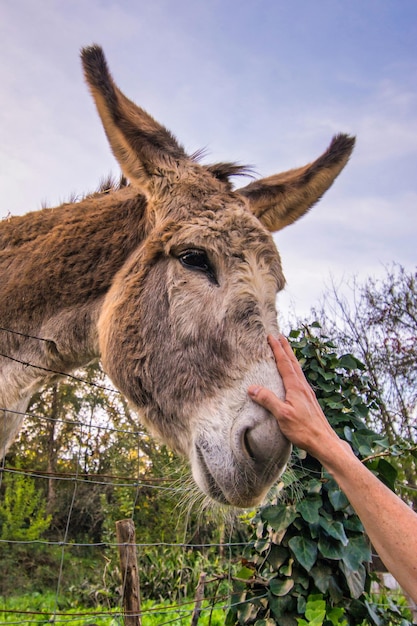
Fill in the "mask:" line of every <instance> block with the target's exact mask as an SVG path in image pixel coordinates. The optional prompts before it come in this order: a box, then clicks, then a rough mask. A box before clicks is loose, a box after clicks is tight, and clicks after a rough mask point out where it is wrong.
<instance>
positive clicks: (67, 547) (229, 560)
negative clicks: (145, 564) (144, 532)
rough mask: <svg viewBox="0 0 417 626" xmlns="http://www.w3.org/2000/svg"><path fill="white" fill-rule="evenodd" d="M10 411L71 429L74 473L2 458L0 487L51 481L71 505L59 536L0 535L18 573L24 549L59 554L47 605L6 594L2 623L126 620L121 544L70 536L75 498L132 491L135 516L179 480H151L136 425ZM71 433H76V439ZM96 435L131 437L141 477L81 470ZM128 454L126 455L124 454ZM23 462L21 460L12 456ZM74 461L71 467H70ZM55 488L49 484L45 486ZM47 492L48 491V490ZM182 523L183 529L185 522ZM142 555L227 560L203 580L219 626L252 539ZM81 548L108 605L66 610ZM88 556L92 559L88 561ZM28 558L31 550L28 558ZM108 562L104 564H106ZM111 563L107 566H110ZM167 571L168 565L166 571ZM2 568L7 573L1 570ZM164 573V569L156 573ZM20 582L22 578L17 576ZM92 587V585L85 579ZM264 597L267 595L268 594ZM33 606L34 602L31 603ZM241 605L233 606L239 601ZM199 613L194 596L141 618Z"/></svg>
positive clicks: (206, 609) (178, 545) (91, 383)
mask: <svg viewBox="0 0 417 626" xmlns="http://www.w3.org/2000/svg"><path fill="white" fill-rule="evenodd" d="M0 332H6V333H11V334H15V335H17V336H18V337H20V338H22V339H23V338H25V337H26V338H28V339H31V340H38V341H41V342H48V340H47V339H45V338H42V337H36V336H33V335H25V334H24V333H20V332H17V331H15V330H10V329H6V328H2V327H0ZM0 357H3V358H5V359H10V360H11V361H13V362H16V363H18V364H19V365H21V366H23V367H25V368H26V367H30V368H35V369H39V370H41V371H43V372H45V373H47V374H51V375H53V376H57V375H58V376H60V377H61V378H62V379H64V380H66V381H69V382H70V383H73V384H75V385H83V386H85V388H86V389H92V390H96V391H98V392H104V393H105V394H109V396H114V397H115V398H121V397H122V396H121V394H120V392H118V391H117V390H116V389H114V388H113V387H111V385H110V384H109V383H107V382H106V383H105V384H102V383H101V382H97V381H95V380H89V379H88V378H86V377H84V376H78V375H75V374H70V373H67V372H60V371H57V370H54V369H48V368H45V367H43V366H41V365H39V364H36V363H28V362H26V361H25V360H20V359H18V358H16V357H14V356H11V355H7V354H4V353H0ZM2 411H3V412H4V411H8V412H9V413H14V414H16V415H18V416H20V417H26V418H27V419H28V420H30V421H31V422H32V423H37V424H50V425H54V426H56V427H61V428H68V429H70V430H71V433H72V435H71V436H72V438H73V444H72V447H71V449H70V450H69V451H66V453H65V454H66V455H67V460H68V463H67V465H70V464H72V468H73V469H70V468H68V467H67V468H62V467H61V468H60V469H59V470H54V469H49V468H45V467H42V466H40V465H38V464H37V460H36V457H35V458H33V459H32V463H31V465H30V466H25V467H21V466H20V465H18V464H13V463H11V462H10V461H9V459H8V457H6V458H4V459H3V461H2V463H1V467H0V488H1V487H2V483H3V480H5V479H6V480H7V478H6V477H8V476H10V477H23V478H30V479H33V480H35V481H37V482H38V483H39V482H42V481H45V483H48V485H49V486H50V485H51V484H52V483H59V484H66V485H67V489H68V493H67V501H66V510H65V511H61V512H60V518H61V520H63V526H62V528H61V536H60V538H59V539H55V538H52V539H51V538H48V539H45V538H39V537H37V538H32V539H24V538H18V539H11V538H7V539H2V538H0V549H1V547H2V546H6V547H7V549H8V550H9V558H10V553H12V552H13V549H14V548H16V558H15V563H14V566H15V568H16V570H18V569H19V568H20V567H25V563H23V562H20V559H21V550H22V548H25V550H26V551H27V550H28V548H31V549H33V554H32V557H31V558H32V559H36V558H38V554H37V549H38V548H39V547H43V548H44V549H45V550H47V549H51V550H55V551H58V554H57V556H55V559H54V566H55V571H54V572H52V573H51V575H50V578H51V577H52V578H53V579H54V587H55V589H54V591H53V592H52V593H51V594H49V596H48V597H49V605H48V607H47V608H45V607H44V606H42V607H39V608H36V607H35V606H28V607H26V608H23V607H14V606H12V605H11V604H10V603H9V602H8V599H7V598H6V597H3V599H2V600H1V604H0V626H2V625H6V624H22V623H24V624H38V623H54V624H81V623H82V624H91V625H92V626H93V624H94V625H95V624H96V623H97V622H98V621H99V622H100V624H108V625H109V626H117V625H119V624H120V625H121V624H123V623H124V621H123V620H124V617H123V616H124V612H123V607H122V596H121V594H120V589H118V586H119V587H120V586H121V585H122V581H121V580H119V581H118V584H117V582H116V583H115V582H114V580H111V584H110V583H109V582H108V580H109V579H106V575H107V573H108V572H107V570H106V568H107V566H108V562H109V560H110V557H108V556H107V554H108V553H110V552H112V551H113V553H114V551H115V550H117V549H118V548H120V546H121V545H122V544H120V543H119V542H117V541H115V540H114V537H113V538H112V535H111V533H110V534H109V533H108V534H107V536H106V538H105V540H99V541H82V540H76V539H74V537H73V536H72V525H73V524H74V523H76V522H77V519H76V514H75V509H76V507H77V498H78V497H79V492H80V490H81V489H83V490H85V489H94V488H99V489H100V488H103V489H111V490H112V491H116V490H123V489H125V490H128V491H129V492H130V494H131V495H130V512H129V511H126V510H124V511H123V514H124V515H125V516H126V515H127V516H128V517H131V519H134V516H135V511H136V510H137V508H138V505H139V503H140V501H141V498H142V492H143V491H146V493H149V492H154V493H158V494H172V495H173V496H174V497H177V496H178V494H179V487H178V478H174V479H173V478H171V477H170V476H169V475H168V476H162V477H161V476H150V475H149V472H148V467H147V466H146V462H147V461H146V458H145V457H146V455H144V454H143V453H142V452H141V439H142V438H146V439H147V438H148V435H147V433H146V431H145V430H143V429H142V428H141V427H138V425H137V424H132V423H130V425H129V428H125V427H119V426H118V425H116V424H114V423H113V422H110V423H106V421H105V420H104V418H103V416H102V415H99V420H98V422H97V421H94V414H93V412H91V414H90V415H89V416H88V415H87V416H85V415H84V416H83V418H82V419H72V418H66V417H65V416H62V415H61V416H59V417H57V416H51V415H48V414H43V413H40V412H39V411H32V410H31V411H28V412H21V411H16V410H13V409H9V408H8V407H0V412H2ZM74 433H78V434H77V435H76V436H74ZM98 433H101V434H103V433H105V434H106V435H108V436H112V435H114V436H122V437H124V441H126V439H128V440H130V442H131V444H130V445H131V454H132V455H133V456H135V455H136V457H137V464H136V472H135V474H134V475H131V474H126V473H124V472H123V471H122V468H121V469H120V470H119V471H118V472H114V471H112V472H109V473H105V472H104V473H101V472H100V471H94V472H92V471H83V454H84V452H85V448H86V442H87V441H89V440H90V439H94V437H95V436H97V434H98ZM125 452H126V451H125ZM15 458H16V459H17V458H18V457H17V456H16V457H15ZM69 461H71V463H70V462H69ZM142 461H143V462H144V463H145V467H142V465H141V463H142ZM48 488H50V487H48ZM44 491H45V492H46V491H47V488H45V489H44ZM184 523H185V526H186V522H184ZM134 545H135V546H136V548H137V550H138V551H139V555H140V556H146V554H147V551H149V550H153V549H157V550H161V551H163V550H164V549H175V550H176V551H177V552H178V551H179V552H181V553H182V557H181V561H182V563H181V565H182V567H183V568H184V570H186V569H187V567H188V565H187V559H188V555H189V554H190V552H191V553H194V552H196V551H202V552H204V551H205V550H206V551H211V554H213V553H218V554H219V555H221V556H222V568H223V569H222V571H219V572H218V573H215V574H212V575H211V576H210V577H209V578H208V580H207V582H206V593H205V603H204V606H203V607H202V608H201V615H202V616H204V615H205V616H207V617H206V620H207V621H206V623H208V624H211V623H213V624H214V623H218V624H220V623H222V621H221V620H224V616H225V610H226V609H227V607H231V606H233V605H234V603H233V601H232V597H231V594H230V582H231V580H232V578H233V574H232V571H233V566H234V561H235V560H236V555H237V554H242V553H243V551H244V549H245V547H247V546H248V543H247V541H235V540H233V538H232V532H230V536H229V540H224V539H222V540H221V541H217V542H216V541H209V542H198V541H197V542H192V541H186V540H184V541H178V540H177V539H176V540H173V541H169V540H163V541H158V542H154V541H140V540H138V541H136V542H135V543H134ZM79 550H82V551H84V554H85V552H86V551H87V552H88V553H89V556H88V559H90V561H93V560H95V561H96V563H97V567H101V568H102V569H103V581H102V589H101V595H100V594H99V595H100V598H101V603H102V604H106V603H107V606H105V607H104V608H103V606H101V605H100V606H99V605H98V603H97V606H96V608H94V606H93V607H89V608H88V610H87V609H86V610H85V611H84V610H79V609H77V608H66V607H64V608H62V606H63V605H65V598H66V597H67V596H68V595H71V596H73V595H74V591H73V590H72V589H71V590H69V588H68V582H67V578H68V577H67V573H66V570H67V567H68V561H69V562H70V561H71V558H72V557H71V555H72V554H74V553H75V552H76V551H79ZM91 554H93V555H95V556H93V557H91ZM26 557H27V553H26ZM103 559H104V561H105V564H104V565H103ZM106 559H107V561H106ZM167 567H169V565H168V566H167ZM2 569H3V568H2ZM159 573H160V571H159ZM5 575H9V574H8V573H5V572H4V569H3V572H2V571H1V569H0V592H1V588H2V583H1V577H2V576H5ZM17 579H19V577H17ZM222 583H229V588H228V590H227V591H226V592H225V590H224V587H221V585H222ZM85 584H86V585H88V581H85ZM178 584H179V585H180V586H181V585H182V580H181V574H180V576H179V578H178ZM20 591H21V590H20V589H19V588H16V593H17V594H19V592H20ZM266 595H267V594H266V593H265V597H266ZM262 597H263V596H262V595H259V601H261V600H262ZM32 602H34V600H33V599H32ZM238 603H239V602H238V601H236V602H235V604H238ZM193 611H194V604H193V602H190V597H187V598H184V599H182V600H181V599H178V600H177V601H175V602H168V603H165V605H164V606H163V607H157V608H155V606H153V607H152V606H151V607H148V606H147V605H146V603H145V604H144V606H143V608H141V611H140V617H141V620H142V624H143V625H144V626H146V624H147V623H151V624H158V625H160V626H163V625H165V624H189V623H190V618H191V616H192V614H193ZM216 612H220V613H221V617H219V618H217V619H218V621H215V619H216Z"/></svg>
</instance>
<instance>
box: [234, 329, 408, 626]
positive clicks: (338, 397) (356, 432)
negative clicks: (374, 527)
mask: <svg viewBox="0 0 417 626" xmlns="http://www.w3.org/2000/svg"><path fill="white" fill-rule="evenodd" d="M290 338H291V339H292V347H293V349H294V351H295V353H296V356H297V358H298V360H299V361H300V362H301V364H302V366H303V370H304V373H305V375H306V377H307V379H308V380H309V382H310V384H311V385H312V386H313V388H314V390H315V393H316V395H317V397H318V400H319V402H320V405H321V406H322V408H323V410H324V412H325V414H326V416H327V418H328V419H329V421H330V422H331V424H332V426H333V427H334V429H335V430H336V432H337V433H338V435H339V436H340V437H342V438H343V439H345V440H347V441H349V443H350V445H351V446H352V448H353V449H354V451H355V453H356V454H357V455H358V457H359V458H361V459H362V460H363V461H364V462H366V464H367V465H368V467H369V468H370V469H371V470H372V471H374V472H375V473H376V474H377V475H378V476H379V478H380V479H381V480H383V481H384V482H386V483H387V484H388V486H390V487H391V488H393V487H394V483H395V479H396V470H395V468H394V466H393V465H392V463H391V462H390V458H391V457H390V456H389V455H391V454H394V455H396V454H398V451H399V446H398V444H397V445H396V446H395V448H394V449H392V448H391V447H390V444H389V441H388V440H387V438H386V437H383V436H382V435H379V434H377V433H376V432H374V431H373V430H371V429H369V428H368V427H367V426H366V423H365V420H366V417H367V416H368V414H369V412H370V410H371V408H373V406H374V404H375V398H374V394H373V391H372V388H371V387H370V384H369V379H368V377H367V376H366V375H365V374H364V365H363V364H362V363H361V362H360V361H359V360H358V359H356V358H355V357H354V356H352V355H351V354H344V355H342V356H338V354H337V353H336V348H335V345H334V344H333V343H332V342H331V341H330V340H329V339H328V338H327V337H326V336H324V335H323V334H322V333H321V328H320V325H319V324H318V323H315V324H313V325H312V326H311V327H305V328H303V329H300V330H296V331H293V332H292V333H291V334H290ZM406 449H407V446H406ZM381 453H383V456H381ZM285 483H286V484H283V485H282V488H281V491H279V492H278V494H277V496H276V498H275V501H274V502H272V503H271V504H268V505H267V506H264V507H261V509H260V510H259V511H258V512H257V514H256V515H255V517H254V519H253V522H252V524H253V535H252V541H251V543H250V544H249V545H248V548H247V550H246V557H247V564H246V565H245V566H244V567H243V568H242V569H241V570H240V572H238V574H237V577H238V578H239V579H240V580H238V581H237V582H236V583H235V585H234V599H235V602H236V606H235V607H234V608H232V609H231V610H230V611H229V614H228V618H227V621H226V624H228V625H229V626H232V625H234V624H256V626H265V625H268V626H269V625H270V624H271V625H272V624H279V626H297V624H301V625H303V626H304V625H305V624H308V623H313V624H326V626H330V625H332V624H334V625H336V624H344V625H345V626H348V625H351V626H357V625H358V624H361V623H362V622H364V623H366V624H368V623H371V624H373V623H375V624H378V623H380V624H384V623H387V624H388V623H392V624H406V623H408V622H407V619H408V618H407V615H406V614H404V613H403V612H401V611H399V610H398V609H397V608H395V610H394V611H393V615H390V610H389V609H387V608H386V607H385V608H384V611H383V613H382V614H381V611H380V609H379V607H378V606H377V605H374V604H373V603H372V601H371V600H370V599H369V595H368V593H369V591H370V585H371V579H372V577H371V575H370V573H369V563H370V561H371V546H370V545H369V542H368V540H367V538H366V536H365V534H364V529H363V527H362V524H361V522H360V520H359V519H358V517H357V516H356V515H355V513H354V511H353V509H352V508H351V506H350V505H349V502H348V501H347V499H346V497H345V496H344V494H343V493H342V491H341V490H340V489H339V487H338V486H337V484H336V483H335V482H334V481H333V480H332V479H331V478H330V476H329V475H327V474H326V472H325V470H324V468H323V467H322V466H321V465H320V463H319V462H318V461H317V460H316V459H314V458H312V457H311V456H309V455H307V454H306V453H305V452H303V451H300V450H296V451H295V458H294V463H293V467H292V470H291V473H290V475H289V477H287V479H286V481H285ZM313 615H315V617H314V619H313V618H312V616H313ZM320 616H321V617H320ZM387 616H389V620H390V621H385V622H384V621H379V622H378V620H382V619H388V617H387ZM408 617H410V614H408ZM310 619H312V620H313V621H312V622H311V621H309V620H310ZM314 620H316V621H314ZM320 620H321V621H320Z"/></svg>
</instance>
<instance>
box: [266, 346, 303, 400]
mask: <svg viewBox="0 0 417 626" xmlns="http://www.w3.org/2000/svg"><path fill="white" fill-rule="evenodd" d="M268 343H269V345H270V346H271V348H272V351H273V353H274V357H275V362H276V364H277V368H278V371H279V374H280V376H281V378H282V382H283V383H284V387H285V390H286V391H287V390H288V388H289V387H290V386H291V385H294V383H295V382H296V380H299V379H300V376H301V377H304V375H303V373H302V369H301V367H300V364H299V363H298V361H297V359H296V357H295V354H294V352H293V351H292V348H291V346H290V344H289V343H288V341H287V340H286V339H285V337H284V336H283V335H280V337H279V339H276V338H275V337H273V336H272V335H269V336H268Z"/></svg>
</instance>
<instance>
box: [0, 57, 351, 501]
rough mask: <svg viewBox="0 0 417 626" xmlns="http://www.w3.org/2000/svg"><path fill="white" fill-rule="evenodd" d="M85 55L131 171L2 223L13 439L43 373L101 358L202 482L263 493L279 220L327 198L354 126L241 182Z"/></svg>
mask: <svg viewBox="0 0 417 626" xmlns="http://www.w3.org/2000/svg"><path fill="white" fill-rule="evenodd" d="M82 58H83V64H84V71H85V74H86V80H87V82H88V84H89V86H90V89H91V91H92V94H93V97H94V99H95V102H96V105H97V109H98V111H99V114H100V116H101V119H102V122H103V126H104V128H105V131H106V134H107V137H108V139H109V142H110V145H111V147H112V149H113V152H114V154H115V156H116V158H117V159H118V161H119V163H120V166H121V168H122V171H123V174H124V175H125V176H126V177H127V178H128V180H129V182H130V184H129V185H128V186H125V187H122V188H119V189H114V190H108V191H107V192H104V193H98V194H94V195H92V196H89V197H87V198H85V199H84V200H82V201H80V202H78V203H69V204H64V205H62V206H60V207H57V208H55V209H44V210H42V211H39V212H36V213H30V214H28V215H26V216H23V217H15V218H12V219H10V220H7V221H4V222H2V223H1V225H0V272H1V302H0V325H1V328H2V329H6V330H2V331H0V408H3V409H8V411H3V426H2V425H1V422H0V447H1V449H2V450H3V451H5V450H7V447H8V445H10V443H11V441H12V440H13V438H14V437H15V435H16V433H17V432H18V430H19V427H20V423H21V417H20V416H18V415H17V413H14V412H13V411H24V410H25V407H26V405H27V402H28V400H29V399H30V397H31V395H32V394H33V392H34V391H35V390H36V389H38V388H39V387H40V386H41V385H42V384H44V383H45V382H47V381H48V380H49V379H50V378H52V377H53V375H52V374H51V373H48V372H47V371H45V370H47V369H51V370H55V371H61V372H69V371H71V370H72V369H73V368H74V367H78V366H81V365H84V364H86V363H87V362H88V361H89V360H91V359H92V358H94V357H97V356H99V357H100V358H101V359H102V362H103V365H104V368H105V370H106V371H107V373H108V374H109V376H110V377H111V378H112V380H113V381H114V383H115V384H116V386H117V387H118V388H119V389H120V390H121V391H122V392H123V393H124V394H126V396H127V397H128V398H129V400H130V401H131V402H132V404H133V405H134V406H135V407H136V408H137V409H138V411H140V413H141V414H142V418H143V419H144V421H145V422H146V423H147V424H148V425H149V426H150V428H151V429H152V430H154V431H155V432H156V433H157V434H158V435H159V436H160V437H162V439H163V440H164V441H165V442H167V443H168V444H169V445H171V446H172V447H173V448H174V449H176V450H178V451H179V452H182V453H184V454H186V455H187V456H188V458H189V459H190V462H191V464H192V467H193V473H194V476H195V478H196V480H197V482H198V484H199V485H200V487H201V488H202V489H203V491H205V492H206V493H208V494H209V495H211V496H212V497H214V498H216V499H218V500H220V501H224V502H230V503H232V504H237V505H239V506H246V505H249V504H253V503H254V502H256V501H258V500H259V499H260V498H261V497H262V496H263V494H264V493H265V490H266V489H267V488H268V486H269V485H270V484H271V483H272V482H273V481H274V480H275V479H276V477H277V476H278V475H279V473H280V472H281V471H282V469H283V467H284V466H285V463H286V460H287V458H288V454H289V444H288V442H287V441H286V440H285V438H283V437H282V435H281V433H280V431H279V429H278V427H277V425H276V422H275V421H274V420H273V419H272V418H271V416H270V415H269V414H266V412H264V411H263V410H261V409H260V408H259V407H256V405H254V404H253V403H251V402H250V401H249V400H248V398H247V394H246V388H247V385H248V384H249V383H250V382H257V381H258V380H259V382H262V380H263V379H264V380H265V381H266V382H271V384H272V385H276V387H277V393H279V392H281V393H282V388H281V387H280V381H279V379H278V377H277V375H276V373H275V368H274V365H273V362H272V361H271V355H270V352H269V350H268V347H267V343H266V335H267V334H268V333H270V332H276V330H277V327H276V311H275V297H276V293H277V291H279V290H280V289H282V287H283V285H284V277H283V274H282V269H281V263H280V258H279V255H278V253H277V251H276V248H275V246H274V244H273V241H272V237H271V234H270V231H274V230H279V229H280V228H283V227H284V226H286V225H288V224H290V223H292V222H293V221H295V220H296V219H298V218H299V217H300V216H301V215H302V214H304V213H305V212H306V211H307V210H308V209H309V208H310V207H311V206H312V205H313V204H314V203H315V202H316V201H317V200H318V199H319V198H320V197H321V195H322V194H323V193H324V192H325V191H326V189H327V188H328V187H329V186H330V185H331V183H332V182H333V180H334V178H335V177H336V176H337V175H338V173H339V172H340V171H341V169H342V168H343V167H344V165H345V164H346V162H347V160H348V157H349V154H350V152H351V150H352V147H353V139H351V138H349V137H347V136H345V135H339V136H338V137H336V138H335V139H334V140H333V142H332V144H331V145H330V147H329V149H328V150H327V151H326V152H325V153H324V154H323V155H322V156H321V157H319V159H317V160H316V161H315V162H313V163H312V164H310V165H307V166H305V167H302V168H299V169H296V170H291V171H289V172H286V173H284V174H279V175H276V176H271V177H270V178H266V179H263V180H258V181H254V182H252V183H251V184H249V185H247V186H246V187H244V188H243V189H240V190H236V191H234V190H233V187H232V184H231V182H230V176H232V175H236V174H240V173H242V171H243V170H242V168H241V167H240V166H237V165H235V164H227V163H221V164H218V165H211V166H204V165H201V164H199V163H198V160H197V158H195V157H189V156H187V155H186V153H185V152H184V149H183V148H182V147H181V146H180V145H179V144H178V143H177V141H176V140H175V138H174V137H173V136H172V135H171V133H169V132H168V131H167V130H166V129H165V128H163V127H162V126H160V125H159V124H158V123H157V122H155V121H154V120H153V119H152V118H151V117H150V116H149V115H148V114H147V113H146V112H145V111H143V110H142V109H140V108H139V107H137V106H136V105H135V104H133V103H132V102H131V101H129V100H128V99H127V98H126V97H125V96H124V95H123V94H122V93H121V92H120V90H119V89H118V88H117V87H116V86H115V84H114V83H113V80H112V78H111V76H110V74H109V72H108V69H107V64H106V61H105V58H104V55H103V52H102V50H101V48H99V47H98V46H93V47H91V48H86V49H84V50H83V52H82ZM187 251H188V252H189V251H198V255H200V256H198V258H197V261H198V262H199V263H200V262H201V263H203V267H197V268H196V267H194V266H193V265H192V264H191V266H190V264H189V263H188V261H189V259H190V258H191V259H192V263H195V261H196V257H195V253H193V254H192V255H191V257H190V256H188V257H184V258H183V256H182V255H183V254H184V253H185V252H187ZM203 252H204V254H205V256H204V257H202V256H201V255H202V254H203ZM193 255H194V256H193ZM187 259H188V261H187ZM7 329H9V330H10V331H17V332H19V333H21V334H15V333H13V332H8V330H7ZM25 334H26V335H30V336H31V337H25V336H23V335H25ZM35 337H40V338H43V339H44V341H40V340H38V339H36V338H35ZM19 361H21V362H22V363H20V362H19ZM27 363H31V364H32V367H28V366H27V365H25V364H27ZM36 365H38V366H39V367H38V368H37V367H36ZM258 377H259V378H258ZM280 390H281V391H280Z"/></svg>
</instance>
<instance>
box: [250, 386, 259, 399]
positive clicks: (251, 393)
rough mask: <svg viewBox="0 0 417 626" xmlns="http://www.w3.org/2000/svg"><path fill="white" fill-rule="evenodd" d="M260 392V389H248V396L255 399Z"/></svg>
mask: <svg viewBox="0 0 417 626" xmlns="http://www.w3.org/2000/svg"><path fill="white" fill-rule="evenodd" d="M260 390H261V388H260V387H249V389H248V393H249V395H250V396H253V397H254V398H255V397H256V396H257V395H258V393H259V392H260Z"/></svg>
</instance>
